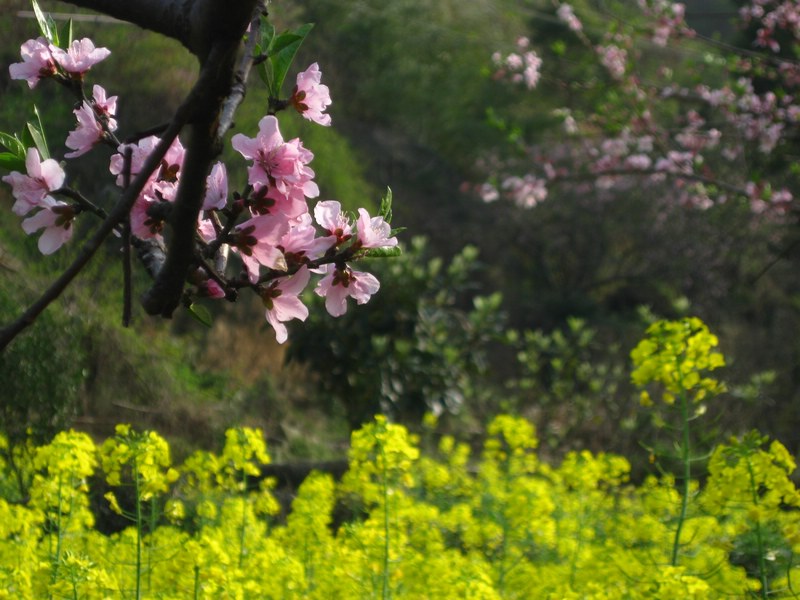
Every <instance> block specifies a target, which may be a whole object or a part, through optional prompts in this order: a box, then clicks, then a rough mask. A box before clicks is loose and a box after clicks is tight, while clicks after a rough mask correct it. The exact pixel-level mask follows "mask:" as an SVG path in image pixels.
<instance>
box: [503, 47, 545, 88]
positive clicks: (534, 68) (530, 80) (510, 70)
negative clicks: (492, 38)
mask: <svg viewBox="0 0 800 600" xmlns="http://www.w3.org/2000/svg"><path fill="white" fill-rule="evenodd" d="M530 43H531V42H530V40H529V39H528V38H527V37H524V36H520V37H519V38H517V43H516V46H517V48H516V51H515V52H511V53H509V54H507V55H506V56H503V55H502V54H500V53H499V52H495V53H494V54H493V55H492V62H493V63H494V66H495V69H496V71H495V78H497V79H508V80H509V81H511V82H512V83H522V84H524V85H525V87H526V88H528V89H529V90H532V89H533V88H535V87H536V86H537V85H539V79H540V78H541V76H542V74H541V71H540V69H541V66H542V59H541V58H539V55H538V54H536V52H534V51H533V50H531V49H530Z"/></svg>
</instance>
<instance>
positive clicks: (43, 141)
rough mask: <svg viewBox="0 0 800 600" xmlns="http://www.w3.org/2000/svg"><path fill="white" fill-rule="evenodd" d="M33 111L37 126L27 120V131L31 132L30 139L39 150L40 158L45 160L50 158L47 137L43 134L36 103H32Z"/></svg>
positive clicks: (40, 117) (40, 116)
mask: <svg viewBox="0 0 800 600" xmlns="http://www.w3.org/2000/svg"><path fill="white" fill-rule="evenodd" d="M33 112H34V114H35V115H36V121H37V123H38V126H37V125H35V124H33V123H31V122H30V121H29V122H28V131H29V132H30V134H31V139H32V140H33V143H34V145H35V146H36V148H37V149H38V150H39V154H41V156H42V160H47V159H48V158H50V150H49V149H48V148H47V138H45V135H44V126H43V125H42V115H41V114H40V113H39V109H38V108H37V107H36V105H35V104H34V105H33Z"/></svg>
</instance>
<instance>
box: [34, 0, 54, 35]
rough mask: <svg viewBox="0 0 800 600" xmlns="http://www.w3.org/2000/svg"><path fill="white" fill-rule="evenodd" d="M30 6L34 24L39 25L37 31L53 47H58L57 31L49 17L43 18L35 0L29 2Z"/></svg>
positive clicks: (43, 15)
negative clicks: (34, 20) (31, 6)
mask: <svg viewBox="0 0 800 600" xmlns="http://www.w3.org/2000/svg"><path fill="white" fill-rule="evenodd" d="M31 4H32V5H33V14H34V15H36V22H37V23H39V31H41V32H42V35H43V36H44V37H46V38H47V39H48V40H49V41H51V42H52V43H53V44H54V45H56V46H58V30H57V29H56V27H55V23H54V22H53V19H52V17H50V15H46V16H45V14H44V13H43V12H42V9H41V8H39V3H38V2H37V1H36V0H31Z"/></svg>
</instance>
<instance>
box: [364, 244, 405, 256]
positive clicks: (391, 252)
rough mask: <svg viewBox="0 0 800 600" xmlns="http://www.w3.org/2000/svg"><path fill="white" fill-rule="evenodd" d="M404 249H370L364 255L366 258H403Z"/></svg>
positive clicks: (398, 247)
mask: <svg viewBox="0 0 800 600" xmlns="http://www.w3.org/2000/svg"><path fill="white" fill-rule="evenodd" d="M402 254H403V249H402V248H401V247H400V246H392V247H391V248H369V249H368V250H367V251H366V252H365V253H364V258H391V257H393V256H402Z"/></svg>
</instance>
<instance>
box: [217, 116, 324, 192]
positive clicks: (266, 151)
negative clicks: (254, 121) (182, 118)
mask: <svg viewBox="0 0 800 600" xmlns="http://www.w3.org/2000/svg"><path fill="white" fill-rule="evenodd" d="M231 145H232V146H233V148H234V149H235V150H236V151H238V152H239V153H240V154H241V155H242V156H244V157H245V158H247V159H250V160H252V161H253V165H252V166H251V167H249V168H248V170H247V174H248V183H250V185H253V186H257V185H261V186H274V187H275V188H277V189H278V191H280V192H281V193H282V194H287V193H289V190H290V189H291V188H299V189H302V191H303V194H304V195H305V196H306V197H308V198H315V197H316V196H317V195H319V188H318V187H317V184H316V183H314V182H313V181H312V179H313V177H314V171H313V170H312V169H311V168H310V167H308V166H307V165H308V163H310V162H311V160H312V159H313V158H314V155H313V154H312V153H311V152H309V151H308V150H306V149H305V148H304V147H303V144H302V142H301V141H300V140H299V139H298V138H295V139H293V140H290V141H288V142H284V140H283V136H282V135H281V132H280V129H279V128H278V120H277V119H276V118H275V117H274V116H272V115H267V116H266V117H264V118H263V119H261V121H259V123H258V135H257V136H256V137H255V138H248V137H246V136H245V135H243V134H241V133H239V134H236V135H235V136H233V138H232V139H231Z"/></svg>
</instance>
